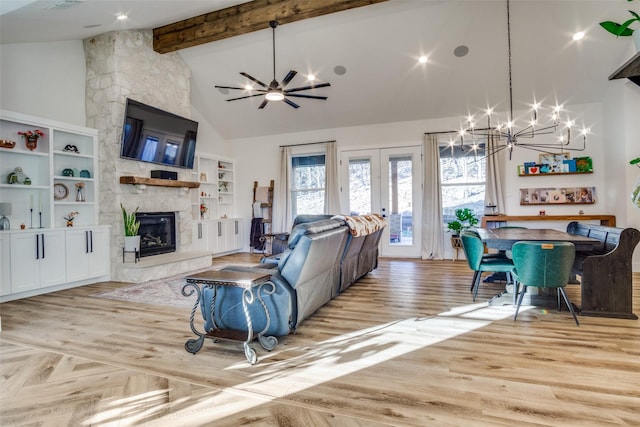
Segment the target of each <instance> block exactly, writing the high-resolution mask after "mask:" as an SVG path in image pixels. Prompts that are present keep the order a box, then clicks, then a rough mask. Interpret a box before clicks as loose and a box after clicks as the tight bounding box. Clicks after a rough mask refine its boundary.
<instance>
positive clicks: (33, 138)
mask: <svg viewBox="0 0 640 427" xmlns="http://www.w3.org/2000/svg"><path fill="white" fill-rule="evenodd" d="M38 138H39V136H38V135H30V136H26V137H25V144H26V145H27V148H28V149H29V150H31V151H33V150H35V149H36V148H38Z"/></svg>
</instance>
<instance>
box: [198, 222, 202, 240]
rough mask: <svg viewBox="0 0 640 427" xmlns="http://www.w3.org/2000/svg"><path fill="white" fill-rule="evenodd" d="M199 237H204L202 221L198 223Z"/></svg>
mask: <svg viewBox="0 0 640 427" xmlns="http://www.w3.org/2000/svg"><path fill="white" fill-rule="evenodd" d="M198 239H202V223H201V222H199V223H198Z"/></svg>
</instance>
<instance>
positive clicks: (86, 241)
mask: <svg viewBox="0 0 640 427" xmlns="http://www.w3.org/2000/svg"><path fill="white" fill-rule="evenodd" d="M84 253H85V254H88V253H89V232H88V231H87V230H85V231H84Z"/></svg>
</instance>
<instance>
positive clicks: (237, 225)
mask: <svg viewBox="0 0 640 427" xmlns="http://www.w3.org/2000/svg"><path fill="white" fill-rule="evenodd" d="M235 223H236V235H238V221H237V220H236V221H235Z"/></svg>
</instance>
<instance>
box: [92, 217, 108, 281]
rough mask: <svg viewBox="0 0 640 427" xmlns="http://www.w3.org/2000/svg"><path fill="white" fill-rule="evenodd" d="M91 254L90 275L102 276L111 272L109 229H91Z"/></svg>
mask: <svg viewBox="0 0 640 427" xmlns="http://www.w3.org/2000/svg"><path fill="white" fill-rule="evenodd" d="M89 231H90V234H89V238H90V239H91V241H90V243H91V254H90V256H89V277H100V276H105V275H107V274H109V268H110V265H109V247H110V235H109V229H106V228H97V229H91V230H89Z"/></svg>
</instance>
